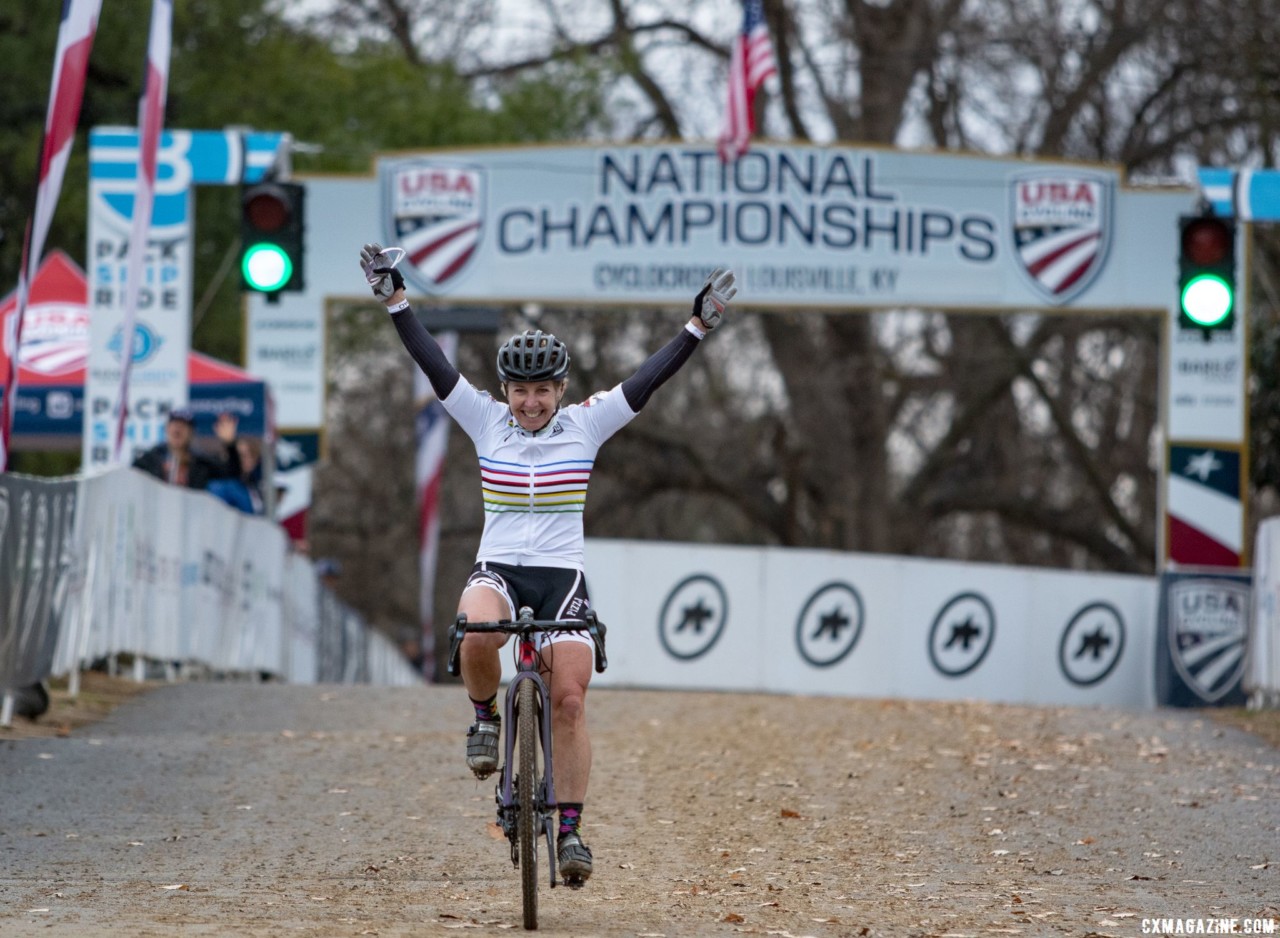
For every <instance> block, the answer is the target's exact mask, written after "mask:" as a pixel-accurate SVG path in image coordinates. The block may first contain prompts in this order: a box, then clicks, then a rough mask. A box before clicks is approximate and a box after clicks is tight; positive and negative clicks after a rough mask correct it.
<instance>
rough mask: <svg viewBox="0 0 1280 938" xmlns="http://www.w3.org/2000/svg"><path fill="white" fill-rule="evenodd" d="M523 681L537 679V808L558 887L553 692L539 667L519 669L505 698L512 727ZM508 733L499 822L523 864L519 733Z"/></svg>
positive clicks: (498, 796)
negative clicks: (539, 753)
mask: <svg viewBox="0 0 1280 938" xmlns="http://www.w3.org/2000/svg"><path fill="white" fill-rule="evenodd" d="M521 681H533V683H534V685H535V686H536V687H537V689H538V708H539V709H538V721H537V723H538V729H539V733H540V735H541V737H542V740H541V743H542V772H543V777H542V779H541V780H540V781H539V782H538V783H537V787H536V790H537V802H538V808H537V810H538V813H539V815H540V816H541V824H540V825H538V826H539V827H541V829H542V837H543V839H544V840H545V841H546V844H547V869H548V871H549V873H550V878H551V888H552V889H554V888H555V887H556V849H555V842H556V838H555V830H554V825H555V820H556V810H557V808H558V807H559V804H558V802H557V801H556V787H555V780H554V778H553V773H552V763H551V721H550V720H549V719H547V718H546V716H545V715H546V714H547V713H548V711H549V694H548V691H547V685H546V683H545V682H544V681H543V680H542V676H541V675H540V674H538V672H537V671H524V670H522V671H517V672H516V676H515V677H514V678H512V680H511V684H510V686H509V687H508V688H507V693H506V699H505V700H504V701H503V720H504V721H505V722H506V725H507V726H508V727H511V728H513V729H514V728H515V727H516V726H517V719H516V712H515V711H516V700H517V699H518V697H519V686H520V682H521ZM504 735H505V739H504V740H503V762H502V771H501V773H500V774H499V776H498V778H499V781H498V785H497V789H496V791H495V793H494V794H495V798H494V800H495V801H496V802H497V803H498V826H499V827H501V828H502V832H503V833H504V834H506V835H507V840H509V841H510V842H511V865H512V866H519V865H520V853H519V850H520V844H519V833H518V831H519V827H518V825H517V815H518V813H519V811H520V805H519V803H518V802H517V800H516V797H515V784H516V775H515V771H514V770H513V768H512V766H514V765H515V748H516V734H515V733H514V732H512V731H511V730H508V731H507V732H506V733H505V734H504Z"/></svg>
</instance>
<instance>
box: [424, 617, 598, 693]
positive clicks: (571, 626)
mask: <svg viewBox="0 0 1280 938" xmlns="http://www.w3.org/2000/svg"><path fill="white" fill-rule="evenodd" d="M608 631H609V630H608V629H607V628H606V627H605V624H604V623H603V622H601V621H600V620H599V619H598V618H597V617H596V613H595V610H594V609H588V610H587V617H586V619H585V620H583V619H535V618H534V617H533V610H532V609H530V608H529V607H528V606H521V607H520V614H519V615H518V616H517V617H516V618H515V620H511V619H501V620H499V621H497V622H468V621H467V616H466V614H465V613H459V614H458V618H456V619H455V620H454V622H453V625H451V626H450V627H449V665H448V670H449V673H450V674H452V675H455V676H456V675H458V674H460V673H461V668H460V667H459V662H458V656H459V654H460V653H461V651H462V640H463V638H465V637H466V635H467V633H468V632H478V633H501V634H504V635H520V636H524V637H532V636H533V635H534V634H536V633H539V632H541V633H556V632H586V633H587V635H589V636H590V637H591V644H592V647H593V648H594V649H595V666H596V673H597V674H603V673H604V669H605V668H607V667H609V659H608V658H607V657H606V656H605V653H604V637H605V633H607V632H608Z"/></svg>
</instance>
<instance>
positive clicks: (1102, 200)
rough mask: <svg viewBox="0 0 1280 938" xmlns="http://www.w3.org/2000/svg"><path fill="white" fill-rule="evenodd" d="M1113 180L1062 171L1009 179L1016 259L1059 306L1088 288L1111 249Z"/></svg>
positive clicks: (1031, 282) (1037, 287) (1038, 288)
mask: <svg viewBox="0 0 1280 938" xmlns="http://www.w3.org/2000/svg"><path fill="white" fill-rule="evenodd" d="M1112 188H1113V183H1112V180H1111V179H1110V178H1108V177H1106V176H1100V175H1096V174H1093V173H1064V172H1062V171H1060V170H1053V171H1040V172H1034V173H1023V174H1021V175H1018V176H1015V177H1013V179H1012V180H1010V193H1011V196H1012V203H1011V205H1010V214H1011V217H1012V224H1011V225H1010V230H1011V231H1012V232H1013V247H1014V257H1015V258H1016V259H1017V262H1018V270H1019V272H1021V273H1022V275H1023V277H1024V278H1025V280H1026V281H1027V283H1028V284H1029V285H1030V286H1031V288H1032V289H1033V290H1034V291H1035V292H1036V293H1038V294H1039V295H1040V296H1041V297H1043V298H1044V299H1045V300H1047V301H1048V302H1050V303H1052V304H1054V305H1060V304H1062V303H1066V302H1068V301H1069V300H1071V299H1072V298H1073V297H1076V296H1078V295H1079V294H1080V293H1082V292H1083V291H1084V290H1086V289H1087V288H1088V287H1089V285H1090V284H1091V283H1093V281H1094V279H1095V278H1097V276H1098V274H1100V273H1101V272H1102V268H1103V267H1104V266H1105V264H1106V261H1107V252H1108V251H1109V249H1110V247H1111V203H1112Z"/></svg>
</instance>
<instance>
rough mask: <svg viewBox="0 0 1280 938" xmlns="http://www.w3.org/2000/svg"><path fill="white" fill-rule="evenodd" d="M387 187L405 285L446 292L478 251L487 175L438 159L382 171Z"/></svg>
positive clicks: (391, 225) (392, 236) (391, 234)
mask: <svg viewBox="0 0 1280 938" xmlns="http://www.w3.org/2000/svg"><path fill="white" fill-rule="evenodd" d="M383 185H384V199H385V202H386V207H387V211H386V212H385V213H384V217H385V218H386V219H388V225H389V230H388V231H387V238H388V240H389V241H390V242H391V243H392V244H396V245H399V246H401V247H403V248H404V249H405V252H406V254H407V257H406V260H407V261H408V265H407V266H406V268H404V269H403V273H404V275H405V277H406V279H408V280H410V281H412V282H413V283H415V284H417V285H418V286H419V287H421V288H422V289H424V290H426V291H427V292H428V293H441V292H445V291H447V290H448V289H449V286H450V281H452V280H453V279H454V278H455V277H457V276H458V275H459V274H460V273H462V271H463V270H465V269H466V267H467V264H468V263H470V261H471V259H472V258H473V257H475V253H476V249H477V248H478V247H479V246H480V236H481V233H482V231H483V229H484V207H485V173H484V170H483V169H480V168H479V167H476V166H465V165H460V164H455V163H442V162H440V161H438V160H434V159H415V160H408V161H404V162H398V163H391V164H388V165H386V166H384V168H383Z"/></svg>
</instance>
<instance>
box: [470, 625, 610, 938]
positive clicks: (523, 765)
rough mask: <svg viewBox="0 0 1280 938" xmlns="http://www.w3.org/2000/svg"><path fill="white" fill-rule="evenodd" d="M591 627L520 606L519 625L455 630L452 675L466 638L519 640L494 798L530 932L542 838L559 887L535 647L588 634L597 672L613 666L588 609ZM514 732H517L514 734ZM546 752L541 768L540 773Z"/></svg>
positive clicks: (544, 695)
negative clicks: (548, 638)
mask: <svg viewBox="0 0 1280 938" xmlns="http://www.w3.org/2000/svg"><path fill="white" fill-rule="evenodd" d="M586 616H587V617H586V620H585V621H584V620H581V619H569V620H549V619H548V620H539V619H535V618H533V610H532V609H530V608H529V607H528V606H522V607H521V608H520V613H519V615H518V616H516V618H515V620H514V621H512V620H508V619H503V620H500V621H498V622H475V623H468V622H467V617H466V615H465V614H459V615H458V618H457V619H455V620H454V623H453V626H452V627H451V628H450V629H449V667H448V670H449V673H450V674H452V675H457V674H459V673H460V668H459V665H458V655H459V653H460V652H461V649H462V639H463V638H464V637H465V636H466V635H467V633H468V632H478V633H482V632H498V633H502V634H506V635H515V636H516V637H517V642H516V644H515V649H514V652H515V663H516V674H515V677H513V678H512V679H511V683H510V684H508V685H507V691H506V695H505V696H504V698H503V720H504V721H505V723H506V725H507V727H508V729H507V733H506V737H505V739H504V747H503V756H504V758H503V760H502V766H501V768H500V769H499V772H498V784H497V787H496V791H495V799H496V801H497V803H498V825H499V826H500V827H501V828H502V832H503V833H504V834H506V836H507V840H509V841H510V842H511V863H512V865H513V866H516V867H518V868H519V870H520V890H521V893H522V896H523V900H524V927H525V929H526V930H528V931H533V930H536V929H537V927H538V850H537V839H538V837H539V836H541V837H542V838H543V839H544V840H545V841H546V844H547V865H548V869H549V871H550V881H551V888H552V889H554V888H555V887H556V843H555V840H556V838H555V831H554V828H555V816H556V809H557V808H558V807H559V805H558V803H557V802H556V791H555V783H554V781H553V773H552V765H553V763H552V754H551V697H550V694H549V693H548V691H547V685H546V682H545V681H543V679H542V673H541V672H542V656H541V654H540V653H539V652H538V648H537V636H538V635H539V634H554V633H557V632H586V633H587V634H588V635H589V636H590V637H591V644H592V646H593V647H594V649H595V669H596V673H597V674H600V673H603V672H604V669H605V668H607V667H608V666H609V661H608V658H606V657H605V651H604V637H605V633H606V631H607V629H606V628H605V625H604V623H603V622H601V621H600V620H599V619H598V618H597V617H596V614H595V611H594V610H588V611H587V614H586ZM513 730H514V732H513ZM539 753H541V767H539ZM564 884H565V885H566V886H568V887H570V888H572V889H576V888H579V887H581V886H582V882H581V881H580V880H579V881H576V882H575V881H573V880H571V879H566V880H565V883H564Z"/></svg>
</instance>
